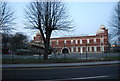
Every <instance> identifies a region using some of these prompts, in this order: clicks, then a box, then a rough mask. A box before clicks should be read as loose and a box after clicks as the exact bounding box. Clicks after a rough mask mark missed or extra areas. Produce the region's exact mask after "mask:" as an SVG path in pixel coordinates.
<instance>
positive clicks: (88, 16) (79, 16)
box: [10, 2, 116, 38]
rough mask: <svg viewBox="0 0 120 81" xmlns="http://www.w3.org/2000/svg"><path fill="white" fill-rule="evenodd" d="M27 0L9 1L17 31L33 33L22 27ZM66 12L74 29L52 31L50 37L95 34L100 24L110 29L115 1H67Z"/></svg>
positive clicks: (33, 33)
mask: <svg viewBox="0 0 120 81" xmlns="http://www.w3.org/2000/svg"><path fill="white" fill-rule="evenodd" d="M27 3H28V2H11V3H10V5H12V8H13V10H15V12H16V15H15V16H16V18H17V24H16V27H18V29H19V30H17V31H19V32H21V31H22V32H26V33H29V35H31V38H32V36H33V35H35V33H36V31H34V32H32V33H31V32H30V31H26V30H25V29H23V26H24V25H23V20H22V19H24V8H25V5H26V4H27ZM66 5H67V7H68V14H69V15H70V16H71V19H72V20H73V24H74V26H75V28H74V29H75V30H74V31H72V32H61V31H60V32H57V33H56V32H55V33H54V32H53V34H52V37H60V36H65V35H69V36H70V35H74V36H75V35H81V34H88V35H91V34H96V31H97V30H98V29H99V27H100V25H102V24H103V25H105V26H106V28H108V29H110V26H109V21H110V19H111V15H112V13H113V10H114V7H115V5H116V2H67V4H66Z"/></svg>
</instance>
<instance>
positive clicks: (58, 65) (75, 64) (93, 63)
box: [0, 61, 120, 68]
mask: <svg viewBox="0 0 120 81" xmlns="http://www.w3.org/2000/svg"><path fill="white" fill-rule="evenodd" d="M118 63H120V61H102V62H84V63H56V64H3V65H2V66H0V67H3V68H12V67H13V68H17V67H19V68H21V67H65V66H86V65H103V64H104V65H105V64H118Z"/></svg>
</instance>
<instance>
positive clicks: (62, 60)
mask: <svg viewBox="0 0 120 81" xmlns="http://www.w3.org/2000/svg"><path fill="white" fill-rule="evenodd" d="M107 60H120V57H106V58H103V59H102V60H101V59H97V60H95V59H74V58H50V59H48V60H43V59H40V58H38V59H35V58H27V59H13V60H12V59H2V63H3V64H39V63H76V62H95V61H107Z"/></svg>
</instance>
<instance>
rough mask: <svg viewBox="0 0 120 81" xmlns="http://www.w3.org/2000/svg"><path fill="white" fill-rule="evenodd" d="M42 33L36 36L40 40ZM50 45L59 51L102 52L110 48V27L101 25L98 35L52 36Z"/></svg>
mask: <svg viewBox="0 0 120 81" xmlns="http://www.w3.org/2000/svg"><path fill="white" fill-rule="evenodd" d="M39 37H40V35H36V37H34V41H36V40H37V41H39V39H40V38H39ZM50 46H51V47H53V48H54V49H56V51H57V52H59V53H86V52H87V53H101V52H106V51H107V48H108V29H106V27H105V26H104V25H101V26H100V28H99V29H98V31H97V33H96V35H93V36H78V37H59V38H51V40H50Z"/></svg>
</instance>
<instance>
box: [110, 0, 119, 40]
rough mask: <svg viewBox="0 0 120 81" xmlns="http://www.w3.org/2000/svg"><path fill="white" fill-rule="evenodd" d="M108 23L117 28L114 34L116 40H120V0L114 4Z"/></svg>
mask: <svg viewBox="0 0 120 81" xmlns="http://www.w3.org/2000/svg"><path fill="white" fill-rule="evenodd" d="M110 25H111V26H112V27H113V28H115V29H116V30H117V32H114V34H115V35H117V36H118V41H120V1H119V2H118V3H117V5H116V6H115V9H114V13H113V15H112V22H111V23H110Z"/></svg>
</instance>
